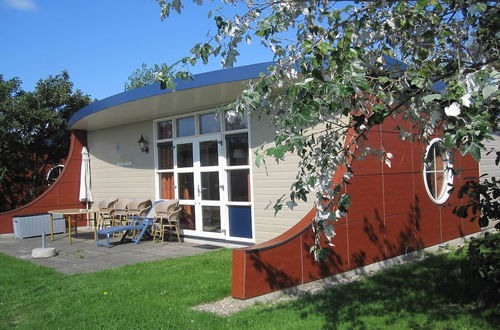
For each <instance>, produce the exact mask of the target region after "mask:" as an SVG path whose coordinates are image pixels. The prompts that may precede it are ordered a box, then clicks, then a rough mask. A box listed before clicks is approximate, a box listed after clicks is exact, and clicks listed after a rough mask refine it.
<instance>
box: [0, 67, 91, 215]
mask: <svg viewBox="0 0 500 330" xmlns="http://www.w3.org/2000/svg"><path fill="white" fill-rule="evenodd" d="M90 101H91V100H90V97H89V96H88V95H85V94H83V93H82V92H81V91H80V90H76V91H73V83H72V82H71V81H70V80H69V74H68V73H67V72H66V71H63V72H62V73H60V74H58V75H56V76H49V77H48V78H46V79H43V80H40V81H38V83H37V85H36V87H35V90H34V91H33V92H26V91H24V90H22V89H21V80H19V78H12V79H10V80H4V79H3V77H2V75H0V183H1V184H0V187H1V188H0V192H1V193H0V212H2V211H8V210H10V209H13V208H15V207H17V206H20V205H23V204H26V203H28V202H29V201H31V200H32V199H34V198H35V197H36V196H38V195H39V194H40V193H42V192H43V191H44V190H45V189H46V188H47V182H46V181H45V175H46V171H47V169H48V167H50V165H55V164H57V163H59V162H61V160H62V159H64V157H66V155H67V152H68V148H69V130H68V128H67V122H68V120H69V119H70V118H71V116H72V115H73V113H75V112H76V111H77V110H79V109H80V108H82V107H84V106H85V105H87V104H89V103H90Z"/></svg>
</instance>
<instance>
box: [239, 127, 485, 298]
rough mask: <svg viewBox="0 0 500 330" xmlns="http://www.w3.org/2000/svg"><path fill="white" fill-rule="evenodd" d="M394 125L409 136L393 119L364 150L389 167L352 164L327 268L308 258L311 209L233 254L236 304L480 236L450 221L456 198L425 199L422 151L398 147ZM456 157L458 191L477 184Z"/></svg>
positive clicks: (417, 146)
mask: <svg viewBox="0 0 500 330" xmlns="http://www.w3.org/2000/svg"><path fill="white" fill-rule="evenodd" d="M397 125H399V126H401V127H405V128H406V129H407V130H411V129H412V127H411V124H409V123H405V122H404V121H402V120H401V118H396V119H389V120H386V122H385V123H384V124H383V125H382V126H381V127H376V128H374V129H372V130H371V131H370V132H368V138H369V142H367V143H368V144H370V145H371V146H374V147H375V148H383V150H385V151H386V152H390V153H392V155H393V158H392V159H391V167H388V166H386V165H385V164H384V163H383V162H382V161H380V159H379V158H377V157H374V156H371V155H370V156H368V157H367V158H366V159H365V160H363V161H355V162H354V164H353V167H352V168H353V170H354V173H355V176H354V178H353V179H352V181H351V184H350V185H347V188H346V192H347V193H348V194H349V195H350V196H351V207H350V209H349V213H348V215H347V217H345V218H343V219H342V220H341V221H339V223H338V224H337V225H336V227H335V230H336V232H337V236H336V237H335V239H334V243H335V245H336V246H335V247H333V248H331V249H330V251H331V254H330V256H329V259H328V261H327V262H322V263H318V262H316V261H314V259H313V256H312V255H311V254H310V253H309V248H310V246H311V245H312V244H313V234H312V232H311V230H310V224H311V220H312V219H313V216H314V209H312V210H311V212H310V213H309V214H308V215H307V216H306V217H304V218H303V219H302V220H301V221H299V222H298V223H297V224H296V225H295V226H294V227H292V228H291V229H290V230H289V231H288V232H286V233H284V234H282V235H280V236H279V237H277V238H275V239H273V240H271V241H268V242H265V243H263V244H259V245H256V246H253V247H248V248H243V249H238V250H234V251H233V291H232V295H233V297H235V298H239V299H247V298H251V297H254V296H257V295H261V294H264V293H268V292H272V291H275V290H278V289H283V288H286V287H290V286H293V285H296V284H299V283H306V282H309V281H312V280H316V279H319V278H323V277H326V276H329V275H333V274H338V273H341V272H343V271H346V270H347V269H353V268H356V267H359V266H363V265H368V264H371V263H373V262H377V261H381V260H384V259H387V258H390V257H395V256H398V255H401V254H404V253H409V252H412V251H415V250H417V249H420V248H423V247H427V246H432V245H436V244H439V243H441V242H444V241H447V240H450V239H453V238H458V237H461V236H463V235H466V234H470V233H473V232H477V231H478V230H479V226H478V223H477V221H476V222H474V223H470V222H469V221H462V220H460V219H458V218H457V217H456V216H455V215H454V214H453V212H452V210H453V206H454V205H460V204H461V203H463V201H462V200H458V199H457V197H456V192H455V195H453V196H451V197H450V198H449V200H448V201H447V202H446V203H445V204H444V205H437V204H435V203H434V202H433V201H432V200H431V199H430V198H429V197H428V195H427V192H426V190H425V185H424V181H423V174H422V170H423V165H422V161H423V157H424V153H425V149H426V145H424V144H422V143H420V142H404V141H401V140H400V139H399V136H398V133H397V132H396V131H395V130H394V128H395V127H396V126H397ZM454 156H455V162H454V167H455V169H456V170H459V171H461V170H463V172H461V173H460V175H459V176H456V177H455V179H454V184H455V187H459V185H461V184H463V183H465V180H466V179H465V178H466V177H467V176H476V177H477V175H478V164H477V162H476V161H474V160H473V159H472V158H471V157H461V156H460V155H454ZM344 173H345V169H338V170H337V171H336V173H335V176H334V178H333V180H332V181H333V184H338V183H339V182H341V178H342V176H343V174H344Z"/></svg>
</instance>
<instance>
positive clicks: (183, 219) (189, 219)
mask: <svg viewBox="0 0 500 330" xmlns="http://www.w3.org/2000/svg"><path fill="white" fill-rule="evenodd" d="M181 208H182V211H181V215H180V217H179V220H180V221H179V224H180V227H181V229H190V230H196V218H195V214H194V205H181Z"/></svg>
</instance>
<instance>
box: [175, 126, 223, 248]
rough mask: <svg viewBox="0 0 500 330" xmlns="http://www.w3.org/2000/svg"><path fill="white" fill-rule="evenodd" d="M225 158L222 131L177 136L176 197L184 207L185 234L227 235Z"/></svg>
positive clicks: (219, 236) (212, 236)
mask: <svg viewBox="0 0 500 330" xmlns="http://www.w3.org/2000/svg"><path fill="white" fill-rule="evenodd" d="M223 161H224V157H223V151H222V136H221V134H211V135H209V136H203V137H190V138H183V139H178V140H175V142H174V173H175V176H176V178H175V182H176V185H175V197H176V198H177V199H179V204H180V205H181V206H182V207H183V209H184V221H183V222H184V224H183V230H184V233H185V234H188V235H189V234H193V235H200V236H204V237H211V238H224V237H225V236H226V232H227V221H224V219H227V216H225V214H224V213H225V208H224V207H223V206H224V205H225V201H224V196H225V193H224V188H225V176H224V175H223V174H224V171H223Z"/></svg>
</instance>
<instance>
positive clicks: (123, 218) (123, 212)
mask: <svg viewBox="0 0 500 330" xmlns="http://www.w3.org/2000/svg"><path fill="white" fill-rule="evenodd" d="M129 202H130V201H129V200H128V199H124V198H119V199H118V200H117V201H116V202H115V204H114V205H113V209H112V210H111V212H110V215H111V217H112V218H113V226H122V225H126V224H127V216H128V214H127V205H128V204H129Z"/></svg>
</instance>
